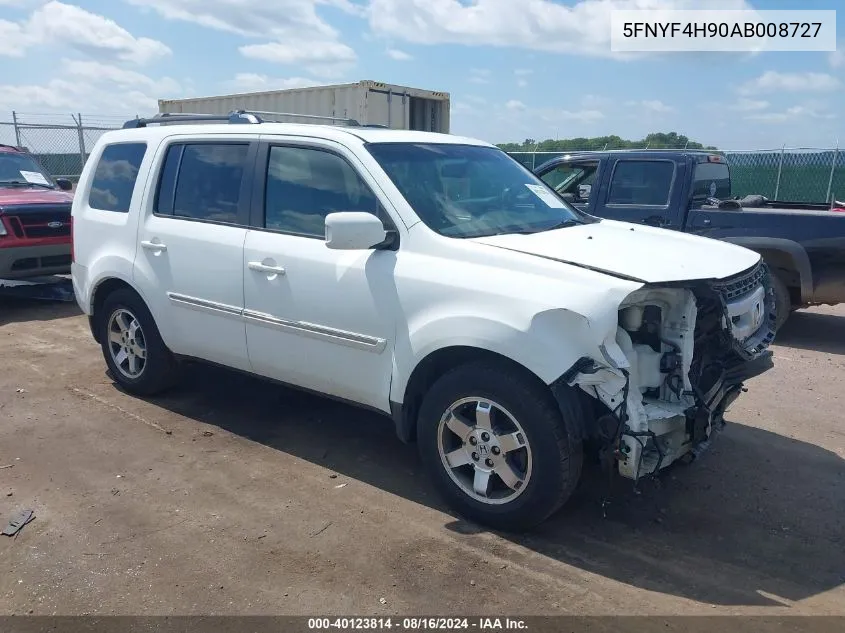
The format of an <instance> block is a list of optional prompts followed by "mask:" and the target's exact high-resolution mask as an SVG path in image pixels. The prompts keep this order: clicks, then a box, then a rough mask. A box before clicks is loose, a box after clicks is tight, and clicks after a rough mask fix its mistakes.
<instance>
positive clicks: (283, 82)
mask: <svg viewBox="0 0 845 633" xmlns="http://www.w3.org/2000/svg"><path fill="white" fill-rule="evenodd" d="M319 83H320V82H319V81H316V80H314V79H306V78H304V77H290V78H287V79H278V78H272V77H268V76H267V75H260V74H258V73H238V74H237V75H235V78H234V79H230V80H229V81H226V82H224V86H225V87H226V89H227V90H232V91H234V92H266V91H269V90H287V89H289V88H308V87H310V86H316V85H319Z"/></svg>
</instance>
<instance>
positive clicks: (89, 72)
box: [61, 59, 181, 94]
mask: <svg viewBox="0 0 845 633" xmlns="http://www.w3.org/2000/svg"><path fill="white" fill-rule="evenodd" d="M61 64H62V66H63V68H64V73H63V74H64V75H65V76H68V75H70V76H72V77H74V78H75V79H76V80H79V81H85V82H88V83H91V84H112V85H114V86H118V87H120V88H130V89H135V90H142V91H145V92H148V93H150V94H159V93H161V94H173V93H177V92H179V90H180V89H181V86H180V85H179V82H177V81H176V80H175V79H171V78H170V77H162V78H161V79H152V78H150V77H148V76H147V75H144V74H143V73H139V72H136V71H134V70H126V69H124V68H119V67H117V66H111V65H109V64H103V63H100V62H94V61H81V60H71V59H65V60H62V63H61Z"/></svg>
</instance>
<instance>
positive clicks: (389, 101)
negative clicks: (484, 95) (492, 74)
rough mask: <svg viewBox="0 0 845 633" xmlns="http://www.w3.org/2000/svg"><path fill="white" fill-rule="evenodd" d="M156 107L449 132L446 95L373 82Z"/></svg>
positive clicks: (171, 101)
mask: <svg viewBox="0 0 845 633" xmlns="http://www.w3.org/2000/svg"><path fill="white" fill-rule="evenodd" d="M158 104H159V112H162V113H164V112H168V113H174V114H175V113H191V114H227V113H229V112H231V111H232V110H257V111H265V112H290V113H295V114H310V115H318V116H331V117H342V118H349V119H354V120H356V121H358V122H359V123H360V124H362V125H384V126H387V127H390V128H394V129H405V130H422V131H428V132H442V133H444V134H448V133H449V118H450V117H449V109H450V97H449V93H448V92H434V91H431V90H421V89H419V88H410V87H407V86H397V85H394V84H385V83H380V82H377V81H360V82H358V83H353V84H341V85H334V86H316V87H313V88H294V89H291V90H274V91H271V92H253V93H246V94H235V95H222V96H218V97H200V98H196V99H168V100H159V102H158ZM274 120H275V119H274ZM281 120H283V121H289V122H292V123H307V122H308V120H307V119H302V118H297V117H290V118H283V119H281Z"/></svg>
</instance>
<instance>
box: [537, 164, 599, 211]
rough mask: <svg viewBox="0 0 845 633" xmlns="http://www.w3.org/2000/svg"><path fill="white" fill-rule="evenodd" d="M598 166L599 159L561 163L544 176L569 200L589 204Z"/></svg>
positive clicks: (551, 185) (560, 194)
mask: <svg viewBox="0 0 845 633" xmlns="http://www.w3.org/2000/svg"><path fill="white" fill-rule="evenodd" d="M598 168H599V163H598V161H589V162H577V163H561V164H560V165H558V166H557V167H555V168H554V169H552V170H551V171H549V172H547V173H545V174H543V177H542V178H543V180H544V181H545V182H546V184H547V185H549V186H550V187H551V188H552V189H554V190H555V191H556V192H557V194H558V195H559V196H561V197H562V198H563V199H564V200H566V201H567V202H571V203H575V204H581V205H587V204H588V203H589V198H590V192H591V191H592V186H593V183H594V182H595V179H596V174H597V173H598Z"/></svg>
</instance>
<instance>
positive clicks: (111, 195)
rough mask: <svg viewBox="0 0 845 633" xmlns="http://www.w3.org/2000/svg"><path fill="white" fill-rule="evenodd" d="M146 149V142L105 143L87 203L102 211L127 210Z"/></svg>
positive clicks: (122, 211) (121, 211) (120, 211)
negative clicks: (106, 144)
mask: <svg viewBox="0 0 845 633" xmlns="http://www.w3.org/2000/svg"><path fill="white" fill-rule="evenodd" d="M146 151H147V144H146V143H118V144H114V145H108V146H106V148H105V149H104V150H103V153H102V155H101V156H100V162H99V163H97V169H96V170H95V171H94V178H93V180H92V182H91V191H90V193H89V194H88V205H89V206H90V207H92V208H94V209H100V210H102V211H116V212H119V213H127V212H128V211H129V205H130V203H131V202H132V191H133V190H134V189H135V181H136V180H137V179H138V170H139V169H140V167H141V161H142V160H144V154H145V152H146Z"/></svg>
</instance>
